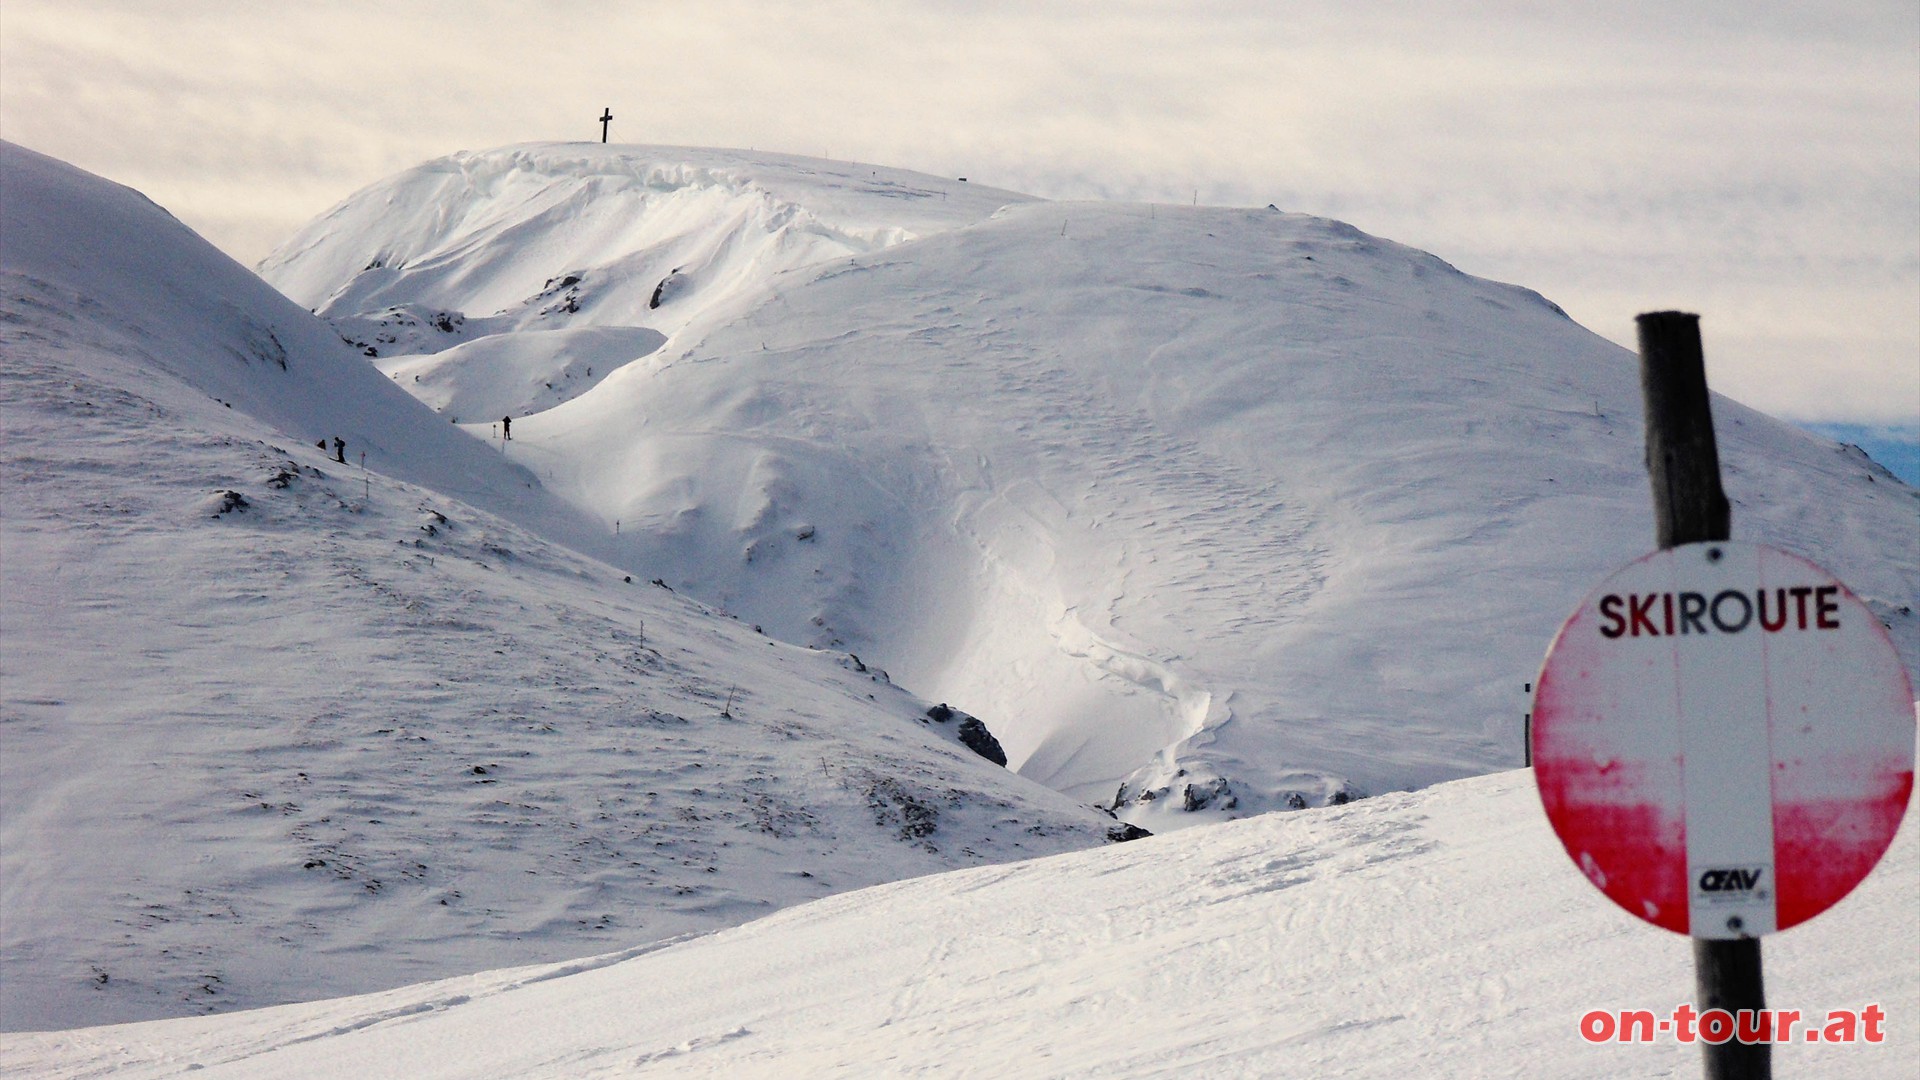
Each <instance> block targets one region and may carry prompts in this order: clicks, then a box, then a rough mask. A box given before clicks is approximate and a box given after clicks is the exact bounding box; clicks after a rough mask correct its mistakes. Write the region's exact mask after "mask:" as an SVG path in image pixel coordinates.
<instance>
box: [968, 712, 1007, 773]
mask: <svg viewBox="0 0 1920 1080" xmlns="http://www.w3.org/2000/svg"><path fill="white" fill-rule="evenodd" d="M960 741H961V742H963V743H965V744H967V749H969V750H971V751H973V752H974V753H976V754H979V755H980V756H981V757H983V758H986V759H987V760H988V761H991V762H993V763H994V764H995V765H998V766H1000V767H1001V768H1003V769H1004V768H1006V765H1007V752H1006V751H1005V750H1002V749H1000V740H999V739H996V738H994V737H993V732H991V731H988V730H987V725H985V724H983V723H981V722H980V721H979V719H978V718H977V717H972V716H969V717H966V719H964V720H961V721H960Z"/></svg>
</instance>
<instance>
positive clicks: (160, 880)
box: [0, 144, 1116, 1029]
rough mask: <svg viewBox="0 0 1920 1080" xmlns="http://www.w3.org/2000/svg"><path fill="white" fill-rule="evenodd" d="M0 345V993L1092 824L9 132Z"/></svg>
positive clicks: (448, 949)
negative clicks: (656, 569) (581, 516)
mask: <svg viewBox="0 0 1920 1080" xmlns="http://www.w3.org/2000/svg"><path fill="white" fill-rule="evenodd" d="M559 333H570V332H569V331H559ZM571 333H574V334H575V335H576V336H578V335H579V334H580V332H579V331H572V332H571ZM0 355H3V356H4V363H3V364H0V378H3V379H4V386H5V388H4V392H3V393H0V427H3V428H4V430H5V432H6V438H5V440H4V446H0V488H3V489H4V491H5V499H4V506H3V508H0V646H3V648H0V1026H3V1027H6V1028H9V1029H18V1028H22V1027H68V1026H77V1025H81V1024H88V1023H101V1022H106V1021H110V1020H121V1019H138V1018H145V1017H157V1016H174V1015H184V1014H190V1013H195V1012H204V1011H211V1010H217V1009H225V1008H233V1007H239V1006H248V1005H260V1004H266V1003H273V1002H282V1001H290V1000H302V999H310V998H313V997H316V996H320V995H325V994H338V993H344V992H351V991H357V990H365V989H372V988H376V987H386V986H394V985H398V984H401V983H406V982H412V981H417V980H419V979H423V978H432V977H440V976H445V975H450V974H454V973H466V972H471V971H475V970H479V969H482V968H487V967H495V966H499V965H501V964H505V963H523V962H532V961H539V960H557V959H562V958H566V957H572V956H578V955H582V954H586V953H591V952H596V951H601V950H604V949H609V948H615V947H629V946H633V945H636V944H639V943H643V942H649V941H658V940H662V939H666V938H670V937H674V936H676V935H680V934H684V933H688V932H693V931H699V930H707V929H712V928H714V927H718V926H726V925H731V924H735V923H739V922H742V921H745V920H747V919H750V918H752V917H754V916H756V915H759V914H763V913H765V912H768V911H771V910H774V909H776V908H779V907H781V906H784V905H788V904H792V903H797V902H800V901H805V900H811V899H814V898H817V897H820V896H824V895H828V894H831V893H835V892H838V891H841V890H846V889H851V888H856V887H861V886H866V885H871V884H875V883H878V882H884V881H892V880H897V879H900V878H903V877H910V876H914V875H918V874H924V873H928V872H932V871H938V870H945V869H949V868H952V867H957V866H971V865H978V864H982V863H990V862H998V861H1005V860H1009V859H1017V858H1021V857H1025V856H1029V855H1035V854H1043V853H1052V852H1058V851H1064V850H1068V849H1073V848H1078V847H1085V846H1089V845H1098V844H1100V843H1103V842H1105V841H1106V840H1107V839H1108V835H1109V833H1110V832H1112V831H1114V830H1115V829H1116V824H1115V823H1114V822H1113V821H1112V820H1111V819H1110V818H1107V817H1105V816H1103V815H1100V814H1097V813H1095V812H1094V811H1092V810H1090V809H1087V808H1085V807H1082V806H1078V805H1076V804H1074V803H1073V802H1072V801H1071V800H1069V799H1067V798H1064V797H1062V796H1060V795H1058V794H1057V793H1055V792H1052V791H1049V790H1047V789H1045V788H1042V787H1040V786H1038V785H1036V784H1033V783H1031V782H1029V781H1026V780H1023V779H1021V778H1020V777H1017V776H1015V775H1013V774H1011V773H1009V772H1007V771H1006V770H1005V769H1003V768H1000V767H998V766H995V765H992V764H989V763H988V762H987V761H985V760H983V759H982V758H981V757H980V756H979V755H978V754H976V753H975V752H974V751H973V750H971V749H969V748H968V747H967V746H966V745H963V742H964V741H965V736H966V735H967V734H969V733H970V734H972V736H973V742H975V743H978V744H980V745H983V746H984V745H986V741H985V740H984V739H983V738H981V737H980V734H979V732H978V730H977V727H976V726H974V725H969V724H968V722H967V718H966V717H963V716H957V715H947V714H944V713H943V714H942V715H945V716H946V719H944V720H940V719H936V718H935V717H931V716H928V715H927V709H928V703H927V702H925V701H921V700H918V699H916V698H913V697H911V696H909V695H908V694H907V693H906V692H905V691H903V690H900V689H898V688H896V687H894V686H892V685H891V684H889V683H888V682H887V680H886V678H885V676H884V675H883V674H882V673H881V672H880V671H878V670H877V669H876V668H872V667H869V666H868V665H866V664H864V663H862V662H861V660H860V659H857V658H855V657H852V656H850V655H848V654H846V653H845V652H838V653H831V654H830V653H825V652H818V651H814V650H810V649H807V648H805V647H800V646H793V645H787V644H782V643H778V642H775V641H773V640H771V639H769V638H767V637H766V636H764V635H763V634H760V633H758V632H756V629H755V628H754V627H752V626H751V625H750V624H749V623H746V622H742V621H739V620H737V619H732V618H727V617H725V616H723V615H721V614H720V613H717V612H715V611H713V610H711V609H709V608H706V607H703V606H701V605H700V604H698V603H696V602H694V601H692V600H689V599H688V598H686V597H685V596H683V595H680V594H676V593H674V592H672V591H669V590H668V589H666V588H663V587H660V586H657V585H653V584H650V583H649V582H648V580H647V579H646V578H643V577H639V576H637V575H633V574H630V573H627V572H625V571H622V570H618V569H615V568H614V567H612V566H610V565H607V564H606V563H603V562H597V561H594V560H593V559H591V558H589V557H587V556H585V555H582V554H579V553H578V552H577V551H576V550H573V549H571V548H569V547H565V546H562V545H561V543H558V542H556V539H557V540H559V541H566V542H574V541H578V542H579V543H580V544H581V545H582V546H586V547H588V549H589V550H591V544H592V542H593V541H594V539H595V535H597V533H598V529H597V525H596V527H595V528H594V529H593V530H592V532H593V534H594V535H582V534H581V530H580V528H579V520H578V518H577V517H576V516H575V514H574V512H572V511H571V510H569V509H568V508H567V507H565V506H564V505H562V504H560V503H558V502H557V501H556V500H553V499H552V498H551V497H549V496H547V495H546V494H545V493H544V491H543V490H541V489H540V488H539V487H538V485H537V484H536V483H535V482H534V477H533V475H532V474H531V473H530V472H529V471H527V470H526V469H525V468H524V467H523V466H521V465H520V464H517V463H515V462H514V461H512V460H511V459H507V458H504V457H502V455H501V454H500V453H499V452H498V450H497V449H494V448H490V447H488V446H487V445H486V444H485V443H484V442H482V441H479V440H476V439H472V438H469V437H467V436H466V435H465V434H462V433H461V432H460V431H458V430H457V429H455V428H454V427H453V426H452V425H451V424H449V423H447V422H446V421H445V420H443V419H440V418H438V417H436V416H435V415H434V414H433V413H432V412H431V410H429V409H427V408H426V407H424V406H422V405H420V404H419V403H418V402H416V401H414V400H413V399H412V398H410V397H408V396H406V395H405V394H402V393H400V392H399V391H398V390H396V389H395V388H394V387H393V385H392V383H391V381H390V380H389V379H388V378H386V377H384V376H383V375H382V374H381V373H380V372H378V371H376V370H375V369H374V368H373V367H372V366H370V365H369V364H368V363H367V362H366V361H365V359H364V358H362V357H361V356H359V355H357V354H356V353H355V352H354V351H353V350H352V349H350V348H348V347H347V346H346V345H345V344H343V343H342V342H341V341H340V340H339V338H338V337H337V336H335V335H334V334H333V333H332V331H331V330H330V329H329V328H328V327H327V326H326V325H325V324H323V323H321V322H320V321H319V320H318V319H316V318H314V317H313V316H311V315H310V314H309V313H307V312H305V311H302V310H301V309H299V308H298V307H296V306H294V305H292V304H290V303H288V302H287V301H286V300H285V299H284V298H283V297H281V296H280V295H279V294H277V293H275V292H274V291H273V290H272V289H270V288H268V287H267V286H265V285H264V284H262V283H261V282H260V281H258V279H256V278H254V277H252V276H251V275H249V274H248V273H247V272H246V271H245V270H244V269H242V268H240V267H238V266H236V265H234V264H233V263H232V262H231V261H230V260H227V259H226V258H225V257H224V256H221V255H220V254H218V253H217V252H215V251H214V250H213V249H212V248H211V247H209V246H207V245H206V244H205V243H203V242H201V241H200V240H199V239H198V238H197V237H194V236H193V235H192V234H191V233H190V232H189V231H188V230H186V229H185V228H184V227H182V226H180V225H179V224H178V223H177V222H175V221H173V220H172V219H171V218H170V217H168V216H167V215H166V214H165V213H164V212H163V211H161V210H160V209H158V208H157V207H154V206H153V205H152V204H151V203H148V202H147V201H146V200H145V199H143V198H141V197H140V196H138V195H137V194H135V193H133V192H131V191H128V190H126V189H124V188H120V187H118V186H116V185H112V184H109V183H107V182H106V181H103V180H101V179H99V178H97V177H93V176H89V175H87V174H85V173H81V172H79V171H77V170H74V169H71V168H69V167H67V166H65V165H62V164H59V163H57V162H54V161H51V160H49V159H47V158H44V157H41V156H39V155H35V154H32V153H30V152H28V151H25V150H22V149H20V148H18V147H14V146H11V145H6V144H0ZM334 434H339V435H341V436H342V437H344V438H345V439H346V441H347V458H348V462H347V463H346V464H341V463H338V462H336V461H333V460H331V459H330V458H329V457H328V456H326V455H324V454H323V453H322V452H321V451H320V450H318V449H316V448H315V447H313V445H312V440H313V439H315V438H319V437H322V436H331V435H334ZM362 447H367V448H369V452H368V454H367V458H366V467H365V469H364V470H363V469H362V468H361V467H360V463H359V459H358V454H357V451H358V450H359V449H360V448H362ZM963 729H966V730H965V731H963Z"/></svg>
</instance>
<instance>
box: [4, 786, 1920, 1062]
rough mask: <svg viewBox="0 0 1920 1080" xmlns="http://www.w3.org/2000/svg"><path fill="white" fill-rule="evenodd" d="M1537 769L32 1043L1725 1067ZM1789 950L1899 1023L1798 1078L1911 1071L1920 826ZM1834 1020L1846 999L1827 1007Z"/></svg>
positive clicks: (220, 1053)
mask: <svg viewBox="0 0 1920 1080" xmlns="http://www.w3.org/2000/svg"><path fill="white" fill-rule="evenodd" d="M1532 788H1533V785H1532V782H1531V778H1530V775H1529V774H1528V773H1527V772H1524V771H1517V772H1508V773H1503V774H1500V775H1496V776H1487V777H1479V778H1475V779H1472V780H1466V781H1460V782H1457V783H1452V784H1447V785H1443V786H1439V787H1435V788H1432V789H1429V790H1426V791H1422V792H1418V793H1414V794H1411V795H1400V794H1396V795H1388V796H1384V797H1381V798H1378V799H1371V800H1368V801H1365V802H1361V803H1356V804H1353V805H1351V806H1346V807H1340V808H1336V809H1330V810H1319V811H1313V812H1310V813H1304V814H1276V815H1268V816H1265V817H1262V818H1258V819H1256V820H1252V821H1242V822H1234V823H1231V824H1225V825H1220V826H1218V827H1215V828H1208V829H1193V830H1185V831H1182V832H1178V833H1175V834H1172V835H1169V836H1160V837H1154V838H1152V839H1149V840H1143V841H1140V842H1138V843H1133V844H1126V845H1122V846H1119V847H1113V848H1109V849H1106V850H1102V851H1088V852H1079V853H1074V854H1069V855H1063V856H1059V857H1057V858H1052V859H1045V860H1039V861H1035V862H1027V863H1020V864H1017V865H1013V866H1004V867H993V868H986V869H980V870H965V871H957V872H954V873H950V874H943V875H940V876H937V877H928V878H922V879H919V880H917V881H911V882H904V883H901V884H897V885H886V886H881V887H878V888H875V889H869V890H864V891H861V892H857V893H851V894H848V895H844V896H838V897H834V898H832V899H827V900H822V901H819V902H816V903H813V904H808V905H806V906H804V907H798V908H794V909H791V910H789V911H785V912H782V913H780V914H778V915H774V916H770V917H768V918H766V919H762V920H760V921H758V922H755V923H752V924H749V925H747V926H743V927H739V928H737V929H733V930H726V931H722V932H720V933H717V934H713V935H710V936H707V937H703V938H700V939H697V940H693V941H687V942H681V943H677V944H673V945H670V946H668V947H666V948H662V949H656V950H638V951H633V950H630V951H627V952H623V953H612V954H609V955H606V956H603V957H599V958H595V959H591V960H583V961H580V962H578V963H573V964H566V965H559V966H548V967H540V968H521V969H518V970H511V971H496V972H489V973H486V974H482V975H477V976H473V977H469V978H463V979H453V980H448V981H445V982H440V983H435V984H429V985H423V986H415V987H408V988H406V989H404V990H397V991H394V992H391V993H386V994H378V995H373V996H369V997H362V998H352V999H347V1000H341V1001H329V1002H319V1003H313V1004H304V1005H293V1006H287V1007H284V1008H277V1009H266V1010H260V1011H257V1012H251V1013H245V1014H241V1015H236V1016H228V1017H218V1018H210V1019H205V1020H200V1019H193V1020H177V1021H169V1022H165V1023H157V1024H145V1025H139V1026H133V1027H116V1028H101V1029H94V1030H88V1031H73V1032H59V1033H55V1034H48V1035H31V1036H11V1037H4V1038H0V1074H6V1075H34V1076H61V1077H93V1076H107V1075H111V1076H115V1077H128V1078H131V1077H146V1076H174V1075H179V1074H180V1073H181V1072H182V1071H183V1070H188V1069H192V1070H195V1071H194V1072H193V1075H194V1076H197V1077H208V1078H214V1077H273V1078H275V1080H293V1078H299V1077H314V1078H322V1077H325V1078H331V1077H339V1076H355V1077H368V1078H375V1080H378V1078H384V1077H394V1078H400V1077H405V1078H407V1080H428V1078H446V1080H452V1078H455V1077H471V1078H475V1080H481V1078H484V1080H503V1078H526V1080H534V1078H554V1080H574V1078H578V1077H600V1076H716V1077H754V1078H758V1077H767V1078H776V1077H777V1078H787V1077H802V1076H861V1077H868V1076H874V1077H878V1076H992V1077H1009V1078H1011V1077H1087V1076H1120V1077H1173V1076H1193V1075H1205V1076H1229V1077H1313V1078H1315V1080H1335V1078H1341V1077H1380V1078H1394V1080H1399V1078H1405V1077H1481V1076H1528V1077H1545V1078H1552V1080H1572V1078H1589V1077H1590V1078H1595V1080H1600V1078H1605V1080H1613V1078H1615V1077H1621V1076H1671V1077H1689V1076H1698V1075H1700V1047H1699V1045H1698V1044H1697V1043H1696V1044H1693V1045H1682V1044H1681V1043H1680V1042H1679V1041H1678V1040H1677V1038H1675V1037H1674V1036H1673V1035H1671V1034H1669V1035H1666V1036H1663V1037H1661V1038H1660V1039H1659V1040H1658V1041H1657V1042H1655V1043H1653V1044H1651V1045H1646V1044H1625V1045H1622V1044H1617V1043H1615V1044H1606V1045H1589V1044H1587V1043H1585V1042H1584V1041H1583V1040H1582V1039H1581V1036H1580V1027H1579V1025H1580V1020H1581V1018H1582V1017H1583V1016H1584V1015H1585V1014H1586V1013H1587V1012H1588V1011H1589V1010H1593V1009H1605V1010H1610V1011H1614V1012H1620V1011H1625V1010H1638V1009H1645V1010H1649V1011H1651V1012H1654V1013H1657V1014H1659V1015H1661V1016H1665V1015H1667V1014H1668V1013H1669V1011H1670V1010H1672V1009H1673V1008H1674V1007H1675V1006H1676V1005H1679V1004H1681V1003H1683V1002H1687V1001H1689V1000H1691V998H1692V996H1693V972H1692V964H1691V950H1690V949H1689V947H1688V945H1687V941H1686V939H1684V938H1681V937H1679V936H1677V935H1673V934H1669V933H1666V932H1664V931H1660V930H1655V929H1652V928H1650V927H1648V926H1646V925H1645V924H1644V923H1641V922H1639V921H1638V920H1636V919H1633V918H1631V917H1629V916H1627V915H1626V914H1624V913H1622V912H1621V911H1620V910H1619V909H1617V908H1615V907H1614V906H1613V905H1612V904H1611V903H1609V902H1607V901H1606V900H1605V899H1604V898H1603V897H1601V896H1600V894H1599V893H1597V892H1595V891H1594V890H1593V889H1592V888H1591V887H1590V886H1589V885H1587V883H1586V882H1585V880H1584V879H1583V878H1582V877H1581V875H1580V873H1579V871H1577V870H1576V869H1575V868H1574V867H1573V866H1572V864H1571V863H1569V862H1568V861H1567V858H1566V856H1565V854H1564V853H1563V852H1562V851H1561V850H1560V847H1559V844H1558V842H1557V841H1556V840H1555V839H1554V836H1553V834H1552V832H1551V831H1550V830H1549V828H1548V827H1547V823H1546V820H1545V818H1544V816H1543V815H1542V813H1541V811H1540V804H1539V800H1538V798H1537V797H1536V796H1535V795H1534V792H1533V790H1532ZM1915 839H1916V832H1915V829H1914V828H1913V826H1912V823H1911V822H1909V823H1908V826H1907V828H1906V829H1905V830H1904V831H1903V832H1902V834H1901V835H1900V837H1899V839H1898V840H1897V841H1896V842H1895V844H1894V846H1893V848H1892V850H1891V852H1890V853H1889V855H1888V858H1887V860H1886V861H1885V862H1884V863H1883V864H1882V865H1881V867H1880V868H1879V869H1878V870H1877V871H1875V873H1874V874H1873V876H1872V877H1870V878H1869V879H1868V880H1867V881H1866V882H1865V883H1864V884H1863V885H1862V886H1861V887H1860V888H1859V889H1858V890H1857V891H1856V892H1855V893H1854V895H1852V896H1850V897H1848V898H1847V899H1846V900H1845V901H1843V902H1842V903H1841V904H1840V905H1839V906H1838V907H1836V908H1835V909H1834V910H1833V911H1831V912H1829V913H1827V914H1826V915H1823V916H1821V917H1820V918H1818V919H1816V920H1814V921H1813V922H1811V923H1809V924H1807V925H1806V926H1804V927H1800V928H1796V929H1794V930H1792V931H1789V932H1787V933H1785V934H1782V935H1779V936H1777V937H1772V938H1769V939H1767V941H1766V944H1765V957H1766V979H1767V1000H1768V1003H1769V1004H1770V1005H1772V1006H1773V1007H1775V1008H1779V1009H1795V1010H1798V1011H1800V1012H1801V1014H1802V1015H1803V1016H1804V1017H1806V1018H1808V1020H1809V1021H1810V1023H1803V1024H1801V1025H1800V1027H1799V1028H1798V1029H1797V1030H1798V1031H1800V1032H1804V1031H1805V1030H1806V1028H1807V1027H1808V1026H1819V1025H1823V1024H1824V1023H1825V1021H1826V1018H1827V1014H1828V1012H1829V1011H1831V1010H1839V1009H1851V1010H1860V1009H1863V1008H1864V1007H1865V1006H1867V1005H1878V1006H1879V1007H1880V1009H1881V1010H1882V1012H1883V1013H1884V1017H1885V1026H1884V1036H1885V1041H1884V1042H1882V1043H1880V1044H1878V1045H1864V1044H1855V1045H1818V1044H1809V1043H1807V1042H1804V1041H1802V1040H1800V1039H1796V1040H1795V1041H1794V1042H1792V1043H1790V1044H1788V1045H1783V1046H1780V1047H1777V1048H1776V1049H1775V1051H1774V1058H1775V1062H1776V1065H1777V1072H1776V1073H1775V1075H1777V1076H1780V1077H1782V1078H1786V1077H1816V1076H1817V1077H1823V1078H1834V1080H1847V1078H1861V1080H1864V1078H1870V1077H1871V1078H1886V1080H1894V1078H1907V1077H1911V1076H1912V1075H1913V1047H1914V1044H1915V1042H1916V1040H1920V966H1916V965H1915V964H1914V955H1915V950H1916V949H1920V910H1916V908H1915V907H1914V905H1913V902H1912V898H1913V892H1914V889H1915V887H1916V886H1920V844H1916V843H1915ZM1813 1018H1818V1019H1817V1020H1814V1019H1813Z"/></svg>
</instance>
